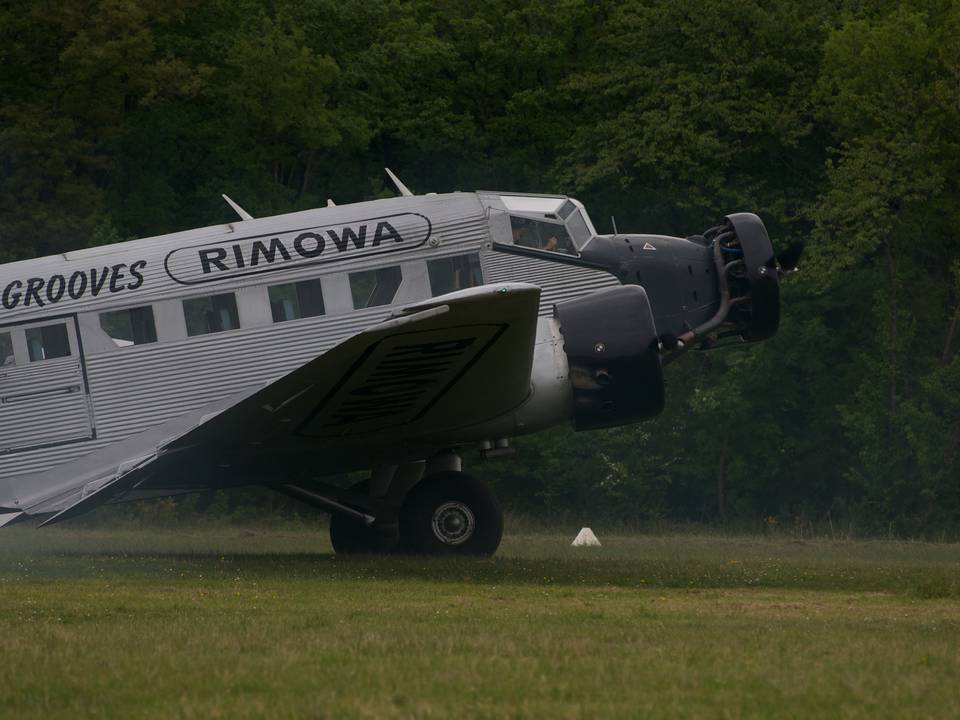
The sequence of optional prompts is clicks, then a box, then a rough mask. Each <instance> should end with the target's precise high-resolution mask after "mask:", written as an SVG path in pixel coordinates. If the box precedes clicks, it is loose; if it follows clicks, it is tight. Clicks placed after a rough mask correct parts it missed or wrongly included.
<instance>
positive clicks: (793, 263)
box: [777, 240, 805, 272]
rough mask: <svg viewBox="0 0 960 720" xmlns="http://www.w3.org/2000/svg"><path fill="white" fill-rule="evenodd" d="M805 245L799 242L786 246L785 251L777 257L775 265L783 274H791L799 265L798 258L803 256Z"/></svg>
mask: <svg viewBox="0 0 960 720" xmlns="http://www.w3.org/2000/svg"><path fill="white" fill-rule="evenodd" d="M804 245H805V243H804V242H803V241H802V240H799V241H797V242H795V243H791V244H790V245H789V246H787V249H786V250H784V251H783V252H782V253H780V254H779V255H777V263H778V264H779V265H780V269H781V270H782V271H783V272H793V271H794V270H796V269H797V265H798V264H799V263H800V256H801V255H803V248H804Z"/></svg>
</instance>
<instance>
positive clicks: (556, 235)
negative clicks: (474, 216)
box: [491, 194, 596, 255]
mask: <svg viewBox="0 0 960 720" xmlns="http://www.w3.org/2000/svg"><path fill="white" fill-rule="evenodd" d="M497 200H498V201H499V202H501V203H502V206H501V207H503V208H505V210H506V212H503V210H500V211H499V212H495V213H494V215H493V216H491V226H492V229H493V232H494V234H495V236H497V237H501V238H502V237H504V235H505V233H506V227H505V223H503V220H506V219H507V218H509V221H510V222H509V228H510V242H512V243H513V244H514V245H519V246H520V247H526V248H530V249H532V250H541V251H548V252H558V253H563V254H566V255H578V254H579V252H580V248H582V247H583V246H584V245H586V244H587V242H588V241H589V240H590V238H592V237H593V236H594V235H595V234H596V231H595V230H594V229H593V225H592V224H591V223H590V219H589V218H588V217H587V214H586V211H585V210H584V208H583V205H582V204H581V203H579V202H578V201H576V200H574V199H572V198H567V197H563V196H558V195H554V196H537V195H509V194H498V195H497ZM501 213H502V214H501ZM497 215H499V216H500V219H496V216H497ZM500 242H504V240H501V241H500Z"/></svg>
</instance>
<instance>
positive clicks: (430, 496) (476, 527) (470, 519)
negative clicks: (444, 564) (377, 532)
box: [400, 471, 503, 555]
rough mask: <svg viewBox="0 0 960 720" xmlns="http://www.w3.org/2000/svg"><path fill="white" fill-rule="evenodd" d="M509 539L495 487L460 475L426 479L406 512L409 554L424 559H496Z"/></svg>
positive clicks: (403, 524)
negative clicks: (491, 556)
mask: <svg viewBox="0 0 960 720" xmlns="http://www.w3.org/2000/svg"><path fill="white" fill-rule="evenodd" d="M502 536H503V513H502V512H501V510H500V503H498V502H497V498H496V496H495V495H494V494H493V491H492V490H491V489H490V487H489V486H488V485H487V484H486V483H484V482H481V481H480V480H477V479H475V478H472V477H470V476H469V475H464V474H463V473H460V472H452V471H451V472H440V473H435V474H434V475H430V476H429V477H426V478H424V479H423V480H421V481H420V482H419V483H417V485H415V486H414V487H413V489H412V490H411V491H410V494H409V495H407V498H406V500H404V503H403V508H402V509H401V511H400V540H401V544H402V546H403V549H404V550H406V551H408V552H414V553H421V554H424V555H492V554H493V553H495V552H496V551H497V548H498V547H499V546H500V538H501V537H502Z"/></svg>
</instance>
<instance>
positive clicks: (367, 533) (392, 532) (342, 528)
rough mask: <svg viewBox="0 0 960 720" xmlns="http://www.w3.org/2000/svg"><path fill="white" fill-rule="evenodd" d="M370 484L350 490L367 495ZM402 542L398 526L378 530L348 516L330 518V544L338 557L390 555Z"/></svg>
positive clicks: (364, 482) (362, 484)
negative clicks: (397, 529)
mask: <svg viewBox="0 0 960 720" xmlns="http://www.w3.org/2000/svg"><path fill="white" fill-rule="evenodd" d="M369 487H370V483H369V482H368V481H367V480H361V481H360V482H358V483H357V484H356V485H354V486H353V487H351V488H350V489H351V490H353V491H355V492H359V493H366V492H367V491H368V488H369ZM399 542H400V537H399V534H398V533H397V531H396V526H394V527H393V528H378V527H373V526H370V525H366V524H365V523H364V522H363V521H362V520H357V519H356V518H352V517H349V516H348V515H339V514H334V515H332V516H331V517H330V544H331V545H333V551H334V552H335V553H337V554H338V555H389V554H392V553H395V552H396V551H397V546H398V544H399Z"/></svg>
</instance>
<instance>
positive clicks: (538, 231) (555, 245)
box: [510, 215, 577, 255]
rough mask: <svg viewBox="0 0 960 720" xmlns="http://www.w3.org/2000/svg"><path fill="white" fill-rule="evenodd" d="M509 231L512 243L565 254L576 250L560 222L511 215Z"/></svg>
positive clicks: (573, 252) (573, 253) (571, 253)
mask: <svg viewBox="0 0 960 720" xmlns="http://www.w3.org/2000/svg"><path fill="white" fill-rule="evenodd" d="M510 231H511V232H512V233H513V244H514V245H519V246H521V247H528V248H534V249H535V250H549V251H551V252H559V253H565V254H567V255H575V254H576V252H577V251H576V248H574V246H573V242H572V241H571V240H570V234H569V233H568V232H567V229H566V228H565V227H564V226H563V225H562V224H560V223H556V222H549V221H547V220H538V219H536V218H530V217H521V216H518V215H511V216H510Z"/></svg>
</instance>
